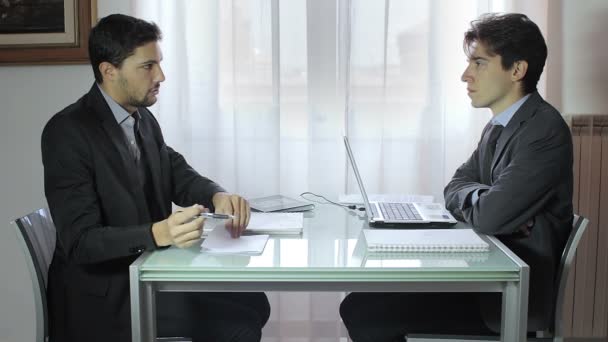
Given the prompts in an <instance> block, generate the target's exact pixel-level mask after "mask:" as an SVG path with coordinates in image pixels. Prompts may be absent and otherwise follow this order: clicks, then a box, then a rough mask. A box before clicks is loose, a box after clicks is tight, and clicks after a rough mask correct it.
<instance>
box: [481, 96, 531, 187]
mask: <svg viewBox="0 0 608 342" xmlns="http://www.w3.org/2000/svg"><path fill="white" fill-rule="evenodd" d="M542 100H543V99H542V97H540V95H539V94H538V93H537V92H534V93H532V94H531V95H530V97H529V98H528V100H526V102H524V104H522V105H521V107H519V109H518V110H517V112H515V114H514V115H513V117H512V118H511V120H510V121H509V123H508V124H507V127H505V128H504V129H503V130H502V133H501V134H500V137H499V138H498V142H497V144H496V152H495V153H494V158H493V159H492V167H491V169H490V170H491V171H490V178H491V181H492V182H493V181H494V179H493V178H494V177H493V174H494V168H495V167H496V164H497V163H498V160H499V159H500V157H501V155H502V152H503V151H504V149H505V147H506V146H507V143H508V142H509V140H511V137H512V136H513V134H515V132H517V130H518V129H519V128H520V127H521V124H522V123H523V122H525V121H526V120H528V119H529V118H530V117H531V116H532V114H534V111H535V110H536V108H537V107H538V105H539V103H540V102H541V101H542Z"/></svg>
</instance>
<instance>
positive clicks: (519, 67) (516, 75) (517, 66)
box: [511, 61, 528, 82]
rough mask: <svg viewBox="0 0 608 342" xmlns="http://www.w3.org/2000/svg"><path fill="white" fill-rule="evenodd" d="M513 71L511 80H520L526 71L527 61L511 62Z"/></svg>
mask: <svg viewBox="0 0 608 342" xmlns="http://www.w3.org/2000/svg"><path fill="white" fill-rule="evenodd" d="M512 69H513V72H512V73H511V80H512V81H514V82H517V81H521V80H523V78H524V77H525V76H526V73H527V72H528V62H526V61H515V63H514V64H513V68H512Z"/></svg>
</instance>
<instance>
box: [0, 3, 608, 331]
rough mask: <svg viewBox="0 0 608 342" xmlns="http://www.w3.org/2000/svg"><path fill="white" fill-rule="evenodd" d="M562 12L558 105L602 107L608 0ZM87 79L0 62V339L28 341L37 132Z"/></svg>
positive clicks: (37, 199) (582, 109)
mask: <svg viewBox="0 0 608 342" xmlns="http://www.w3.org/2000/svg"><path fill="white" fill-rule="evenodd" d="M116 12H119V13H127V14H128V13H131V5H130V1H121V0H98V14H99V16H100V17H102V16H105V15H107V14H110V13H116ZM558 12H560V11H558ZM561 14H562V19H563V20H562V22H563V25H564V26H563V30H562V32H564V34H563V37H562V39H561V44H562V47H561V49H558V51H560V50H562V51H563V56H562V58H561V60H562V61H563V70H561V75H556V77H554V78H552V79H557V80H562V79H563V85H562V87H561V89H562V91H561V93H562V94H561V95H562V104H563V106H562V105H561V104H560V105H559V106H558V107H562V110H563V111H564V113H569V114H575V113H602V114H606V113H608V96H606V94H608V73H607V67H606V64H605V61H606V60H608V58H607V57H608V47H606V45H607V44H605V42H606V39H605V35H606V34H607V33H608V24H607V23H606V21H605V20H602V19H603V18H606V17H608V1H604V0H586V1H576V0H563V5H562V8H561ZM552 34H555V32H552ZM558 45H559V44H558ZM550 51H551V52H552V53H556V52H557V51H555V50H551V47H550ZM559 64H561V63H559ZM550 70H551V72H556V73H559V72H560V70H559V68H552V69H550ZM92 82H93V76H92V72H91V71H90V67H89V66H86V65H78V66H29V67H28V66H23V67H0V157H1V160H2V164H1V165H2V174H1V177H0V184H1V186H0V198H1V201H0V222H3V225H2V227H3V228H2V229H0V275H1V277H0V279H2V280H0V342H9V341H10V342H21V341H33V340H34V335H33V331H34V322H33V317H34V316H33V313H34V307H33V300H32V298H31V293H32V288H31V286H30V285H29V275H28V274H27V273H26V272H27V271H26V268H25V264H24V263H23V262H22V261H21V259H19V253H20V251H19V250H18V249H17V246H16V240H15V236H14V234H13V232H12V231H10V230H9V229H8V228H9V225H8V222H9V221H11V220H12V219H14V218H15V217H18V216H20V215H23V214H26V213H28V212H30V211H32V210H34V209H36V208H39V207H43V206H45V205H46V203H45V199H44V194H43V180H42V165H41V161H40V159H41V157H40V146H39V145H40V133H41V131H42V128H43V126H44V124H45V123H46V121H47V120H48V119H49V118H50V117H51V115H53V114H54V113H56V112H57V111H58V110H60V109H62V108H63V107H65V106H66V105H68V104H70V103H72V102H74V101H75V100H76V99H77V98H78V97H80V96H81V95H82V94H83V93H85V92H86V91H87V90H88V88H89V87H90V86H91V84H92ZM558 93H559V91H558ZM558 95H559V94H558Z"/></svg>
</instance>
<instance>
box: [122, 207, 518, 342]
mask: <svg viewBox="0 0 608 342" xmlns="http://www.w3.org/2000/svg"><path fill="white" fill-rule="evenodd" d="M455 227H459V228H462V227H466V226H465V225H464V224H463V223H458V224H457V225H456V226H455ZM364 228H369V227H368V226H367V223H366V220H365V218H364V216H363V213H354V212H352V211H347V210H345V209H342V208H339V207H335V206H329V205H317V207H316V208H315V209H314V211H311V212H307V213H305V214H304V230H303V232H302V234H301V235H296V236H271V237H270V239H269V240H268V243H267V244H266V247H265V249H264V251H263V253H262V254H261V255H256V256H241V255H222V256H218V255H210V254H204V253H201V252H200V246H198V245H196V246H193V247H191V248H188V249H179V248H175V247H171V248H168V249H164V250H157V251H153V252H145V253H143V254H142V255H141V256H140V257H139V258H138V259H137V260H136V261H135V262H134V263H133V264H131V266H130V268H129V272H130V284H131V323H132V337H133V342H140V341H152V340H154V338H155V337H156V320H155V317H156V308H155V293H156V292H157V291H179V292H187V291H307V292H311V291H338V292H341V291H347V292H353V291H365V292H374V291H376V292H501V293H502V294H503V296H502V325H501V326H502V329H501V341H525V335H526V322H527V308H528V281H529V268H528V266H527V265H526V263H525V262H523V261H522V260H521V259H520V258H519V257H517V256H516V255H515V254H514V253H512V252H511V251H510V250H509V249H508V248H507V247H505V246H504V245H503V244H502V243H501V242H500V241H499V240H498V239H496V238H494V237H490V236H482V238H483V239H484V240H485V241H487V242H488V243H489V244H490V251H489V252H486V253H383V254H375V253H374V254H370V253H367V252H366V245H365V240H364V239H363V237H362V234H361V230H362V229H364Z"/></svg>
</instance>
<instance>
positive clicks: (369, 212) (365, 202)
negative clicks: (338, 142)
mask: <svg viewBox="0 0 608 342" xmlns="http://www.w3.org/2000/svg"><path fill="white" fill-rule="evenodd" d="M344 146H346V154H347V155H348V160H349V161H350V166H351V167H352V168H353V171H354V172H355V178H356V179H357V184H359V190H360V191H361V197H362V198H363V205H365V211H366V213H367V217H368V218H370V219H371V218H372V217H373V215H374V212H373V211H372V207H371V205H370V204H369V199H368V198H367V193H366V192H365V188H364V187H363V181H362V180H361V175H360V174H359V169H358V168H357V163H356V162H355V157H354V156H353V151H352V150H351V149H350V143H349V142H348V137H347V136H346V135H345V136H344Z"/></svg>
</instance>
